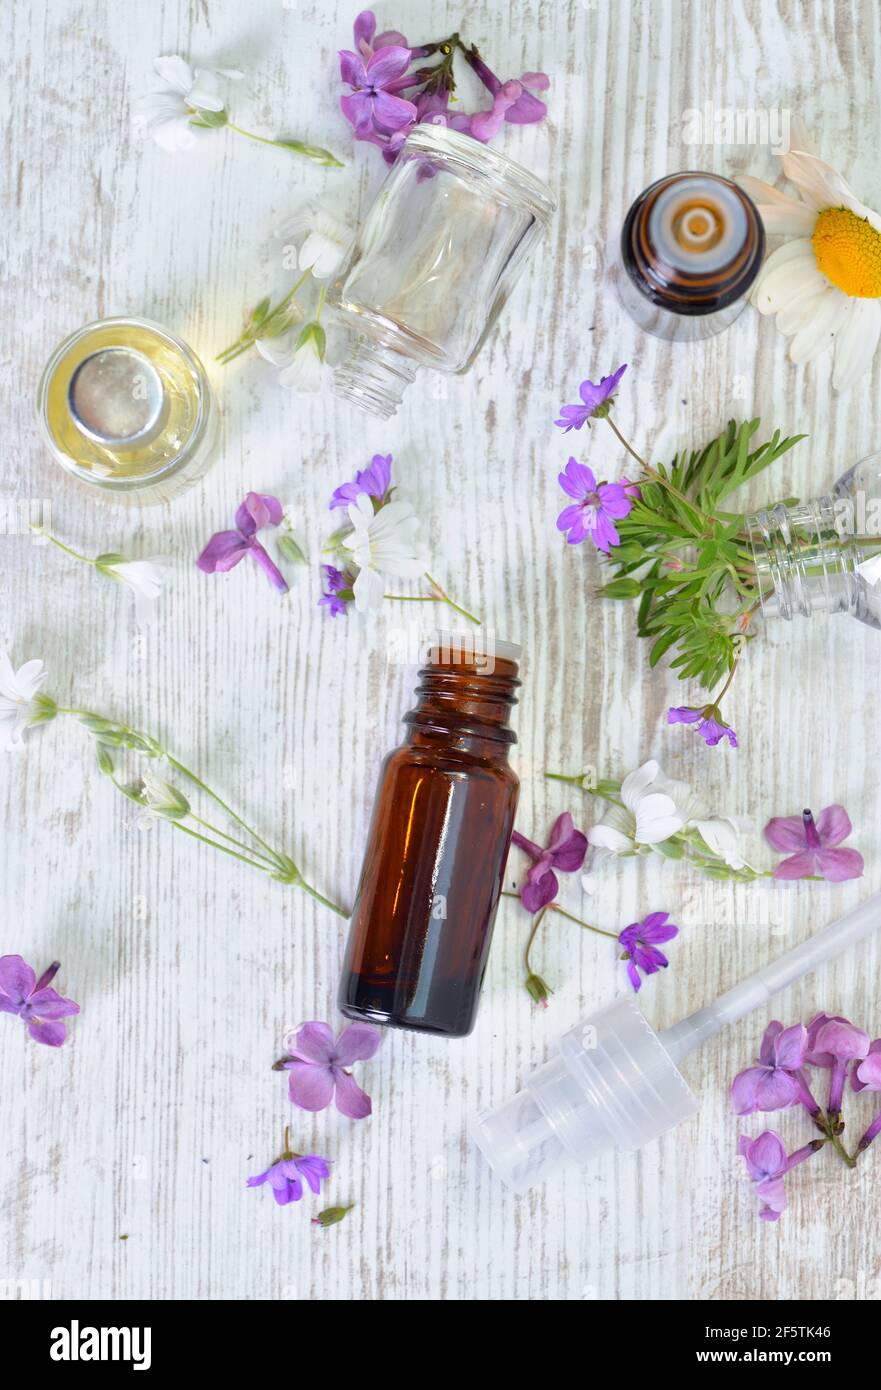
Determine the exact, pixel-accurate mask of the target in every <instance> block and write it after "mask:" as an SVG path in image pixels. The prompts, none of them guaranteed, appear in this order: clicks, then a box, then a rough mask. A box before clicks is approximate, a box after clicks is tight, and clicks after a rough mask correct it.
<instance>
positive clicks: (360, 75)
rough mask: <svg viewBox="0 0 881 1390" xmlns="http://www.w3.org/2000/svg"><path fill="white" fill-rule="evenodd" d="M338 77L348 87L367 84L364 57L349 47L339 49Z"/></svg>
mask: <svg viewBox="0 0 881 1390" xmlns="http://www.w3.org/2000/svg"><path fill="white" fill-rule="evenodd" d="M340 77H341V78H342V79H343V81H344V82H345V83H346V85H347V86H349V87H366V86H367V69H366V67H365V66H364V59H363V58H362V57H361V55H360V54H359V53H353V52H352V51H351V49H348V48H341V49H340Z"/></svg>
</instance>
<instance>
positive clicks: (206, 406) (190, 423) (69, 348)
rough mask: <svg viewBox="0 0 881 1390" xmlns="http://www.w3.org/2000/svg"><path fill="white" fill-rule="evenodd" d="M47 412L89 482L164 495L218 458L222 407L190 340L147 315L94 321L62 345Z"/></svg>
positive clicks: (46, 381) (50, 429) (143, 495)
mask: <svg viewBox="0 0 881 1390" xmlns="http://www.w3.org/2000/svg"><path fill="white" fill-rule="evenodd" d="M38 409H39V413H40V418H41V422H42V425H43V429H44V433H45V435H46V438H47V441H48V443H49V446H50V448H51V449H52V452H53V454H54V455H55V457H56V458H57V459H58V461H59V462H60V463H61V464H62V465H63V466H64V467H65V468H66V469H67V470H68V471H69V472H71V473H73V474H74V475H75V476H76V477H78V478H79V479H80V480H81V481H83V482H87V483H92V484H94V485H95V486H97V487H99V488H103V489H105V490H108V491H112V492H118V493H120V494H131V495H132V500H137V501H139V502H140V501H163V500H167V499H168V498H169V497H171V496H174V495H175V494H176V493H177V492H178V491H180V490H181V489H182V488H184V487H187V486H189V485H191V484H192V483H193V482H195V481H197V479H198V478H200V477H201V476H202V475H203V474H204V473H205V471H206V470H207V468H208V466H209V464H210V462H211V453H212V448H213V444H214V442H215V438H216V423H217V410H216V406H215V404H214V401H213V398H212V394H211V389H210V386H209V383H208V379H207V377H206V375H205V370H204V368H203V367H202V364H201V363H200V362H199V359H198V358H197V357H196V356H195V354H194V353H193V352H192V351H191V349H190V348H188V347H187V345H186V344H185V343H183V342H182V341H181V340H180V339H178V338H176V337H174V336H173V335H172V334H171V333H169V332H168V331H167V330H166V329H164V328H161V327H160V326H159V325H158V324H153V323H150V322H148V321H146V320H140V319H122V318H120V319H105V320H103V321H102V322H100V323H94V324H89V325H87V326H86V327H85V328H83V329H81V330H80V331H79V332H77V333H75V334H73V335H72V336H71V337H70V338H68V339H66V340H65V341H64V342H63V343H61V344H60V346H59V347H58V348H57V349H56V351H55V353H54V354H53V357H52V359H51V361H50V362H49V364H48V366H47V368H46V371H45V373H44V376H43V381H42V383H41V386H40V392H39V399H38Z"/></svg>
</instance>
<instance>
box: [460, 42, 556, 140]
mask: <svg viewBox="0 0 881 1390" xmlns="http://www.w3.org/2000/svg"><path fill="white" fill-rule="evenodd" d="M467 56H468V62H469V63H470V65H471V67H472V68H473V69H474V71H475V72H476V73H477V75H478V77H479V78H480V80H481V82H482V83H483V85H484V87H486V89H487V91H488V92H489V93H490V95H491V96H492V98H493V112H494V111H495V110H496V105H495V101H496V98H497V96H498V95H499V93H500V92H501V91H503V90H504V89H505V88H508V89H509V94H510V95H509V98H508V99H506V101H505V104H504V108H503V110H502V115H501V117H500V119H499V121H498V124H497V125H496V126H495V129H494V130H493V131H492V135H494V134H495V133H496V131H497V130H498V128H499V126H500V125H501V123H502V120H505V121H510V122H511V124H512V125H531V124H532V123H533V122H534V121H541V120H544V118H545V116H546V115H547V113H548V108H547V106H546V105H545V103H544V102H543V101H540V100H539V98H538V97H537V96H535V95H534V93H535V92H546V91H547V90H548V88H549V87H550V85H551V83H550V78H549V77H548V75H547V73H545V72H524V74H523V76H522V77H520V78H516V77H514V78H510V79H509V80H508V81H507V82H502V81H501V79H500V78H498V77H496V75H495V73H494V72H493V71H492V69H491V68H488V67H487V65H486V63H485V62H484V61H483V59H482V58H481V56H480V54H479V53H478V52H477V51H476V49H475V50H473V51H472V52H471V53H469V54H468V55H467ZM492 114H493V113H492V112H480V113H479V115H480V116H481V117H483V116H491V115H492ZM475 119H477V117H475ZM474 133H475V136H476V138H477V139H478V140H483V139H484V138H486V139H487V140H488V139H491V136H490V135H487V136H486V137H484V136H483V135H477V132H476V131H475V132H474Z"/></svg>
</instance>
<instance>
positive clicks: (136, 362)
mask: <svg viewBox="0 0 881 1390" xmlns="http://www.w3.org/2000/svg"><path fill="white" fill-rule="evenodd" d="M67 401H68V405H69V407H70V414H71V419H72V420H73V423H74V424H75V425H76V427H77V429H78V430H79V431H80V433H81V434H83V435H85V436H86V438H87V439H91V440H92V441H93V443H95V444H101V445H103V446H104V447H105V448H112V449H125V448H134V447H136V446H138V445H141V444H147V443H149V441H150V440H151V439H154V438H155V437H156V435H157V434H158V433H159V431H160V429H161V428H162V425H163V423H164V420H165V416H166V413H167V409H168V403H167V400H166V395H165V389H164V387H163V384H162V378H161V377H160V375H159V373H158V372H157V370H156V368H155V367H154V366H153V363H152V362H151V361H150V360H149V359H148V358H147V357H145V356H144V355H143V353H140V352H137V351H136V350H135V349H134V348H127V347H107V348H102V349H101V350H100V351H99V352H93V353H92V354H91V356H89V357H86V358H84V359H83V361H82V362H81V363H80V364H79V366H78V367H77V368H76V371H75V372H74V373H73V375H72V376H71V379H70V385H69V386H68V390H67Z"/></svg>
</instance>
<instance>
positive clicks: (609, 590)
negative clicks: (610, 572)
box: [600, 579, 642, 598]
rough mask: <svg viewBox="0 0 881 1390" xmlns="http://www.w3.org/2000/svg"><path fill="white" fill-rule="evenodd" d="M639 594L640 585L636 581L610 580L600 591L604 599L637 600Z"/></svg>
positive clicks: (640, 590)
mask: <svg viewBox="0 0 881 1390" xmlns="http://www.w3.org/2000/svg"><path fill="white" fill-rule="evenodd" d="M641 592H642V585H641V584H640V582H639V580H638V579H610V580H609V582H608V584H604V585H603V587H602V588H601V589H600V593H601V594H602V595H603V596H604V598H638V597H639V595H640V593H641Z"/></svg>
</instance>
